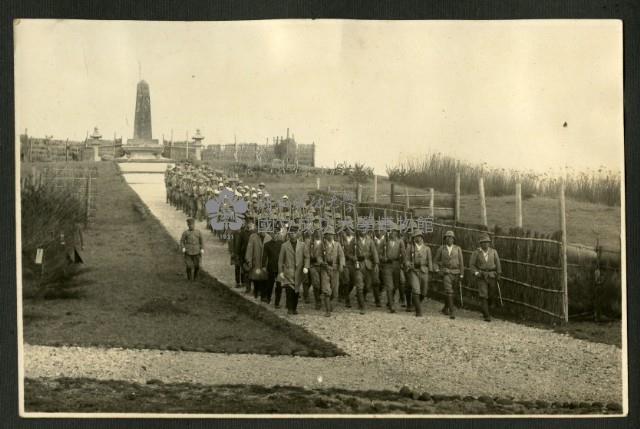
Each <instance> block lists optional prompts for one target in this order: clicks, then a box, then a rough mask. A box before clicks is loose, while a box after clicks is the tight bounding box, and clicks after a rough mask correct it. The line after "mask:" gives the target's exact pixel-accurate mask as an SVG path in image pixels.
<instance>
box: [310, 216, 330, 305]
mask: <svg viewBox="0 0 640 429" xmlns="http://www.w3.org/2000/svg"><path fill="white" fill-rule="evenodd" d="M309 258H310V262H311V266H310V269H309V275H310V277H311V287H312V288H313V297H314V301H315V307H316V310H320V309H321V308H322V284H323V283H327V282H328V280H327V279H325V280H324V282H323V279H322V277H323V276H326V275H327V271H326V262H325V258H326V252H325V246H324V240H323V239H322V229H320V228H318V229H316V230H315V231H314V232H313V235H312V237H311V242H310V243H309Z"/></svg>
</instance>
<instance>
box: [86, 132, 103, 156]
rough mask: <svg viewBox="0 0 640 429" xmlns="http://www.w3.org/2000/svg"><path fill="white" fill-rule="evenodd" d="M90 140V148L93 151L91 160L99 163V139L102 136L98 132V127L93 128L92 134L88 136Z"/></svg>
mask: <svg viewBox="0 0 640 429" xmlns="http://www.w3.org/2000/svg"><path fill="white" fill-rule="evenodd" d="M89 138H90V139H91V142H90V143H91V148H92V149H93V160H94V161H100V139H101V138H102V134H100V131H98V127H93V132H92V133H91V135H90V136H89Z"/></svg>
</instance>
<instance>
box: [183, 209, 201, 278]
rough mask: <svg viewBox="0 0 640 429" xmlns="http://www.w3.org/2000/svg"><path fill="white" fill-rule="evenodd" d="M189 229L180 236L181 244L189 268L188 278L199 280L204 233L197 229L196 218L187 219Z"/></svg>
mask: <svg viewBox="0 0 640 429" xmlns="http://www.w3.org/2000/svg"><path fill="white" fill-rule="evenodd" d="M187 226H188V229H187V230H186V231H184V232H183V233H182V237H180V246H181V247H182V253H183V254H184V263H185V266H186V270H187V280H197V278H198V271H199V270H200V258H201V255H202V254H204V241H203V239H202V233H201V232H200V231H199V230H197V229H195V219H193V218H191V217H190V218H188V219H187Z"/></svg>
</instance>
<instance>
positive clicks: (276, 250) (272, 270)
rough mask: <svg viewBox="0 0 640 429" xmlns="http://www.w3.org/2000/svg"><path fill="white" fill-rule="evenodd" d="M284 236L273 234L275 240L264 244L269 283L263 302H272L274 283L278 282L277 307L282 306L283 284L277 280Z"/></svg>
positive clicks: (263, 294) (265, 288)
mask: <svg viewBox="0 0 640 429" xmlns="http://www.w3.org/2000/svg"><path fill="white" fill-rule="evenodd" d="M282 240H283V237H282V235H281V234H279V233H277V234H275V235H274V236H273V240H271V241H267V242H266V243H265V244H264V250H263V252H264V258H265V261H266V267H267V273H268V274H269V278H268V279H267V283H266V285H265V287H264V290H263V291H262V296H261V297H260V299H261V301H262V302H265V303H267V304H268V303H270V302H271V294H272V292H273V285H274V283H276V296H275V303H274V304H275V306H276V308H278V307H280V297H281V295H282V285H281V284H280V282H279V281H278V282H276V277H277V276H278V258H279V257H280V248H281V247H282Z"/></svg>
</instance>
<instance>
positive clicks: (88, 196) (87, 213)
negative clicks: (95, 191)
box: [85, 172, 91, 226]
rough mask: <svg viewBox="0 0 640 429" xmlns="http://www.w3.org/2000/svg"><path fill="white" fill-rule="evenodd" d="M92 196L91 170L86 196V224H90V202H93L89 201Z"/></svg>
mask: <svg viewBox="0 0 640 429" xmlns="http://www.w3.org/2000/svg"><path fill="white" fill-rule="evenodd" d="M90 198H91V172H89V175H88V176H87V196H86V210H87V211H86V220H85V226H86V225H88V224H89V208H90V207H91V206H90V204H91V202H90V201H89V199H90Z"/></svg>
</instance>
